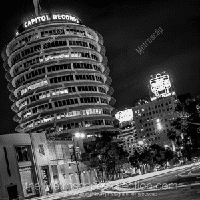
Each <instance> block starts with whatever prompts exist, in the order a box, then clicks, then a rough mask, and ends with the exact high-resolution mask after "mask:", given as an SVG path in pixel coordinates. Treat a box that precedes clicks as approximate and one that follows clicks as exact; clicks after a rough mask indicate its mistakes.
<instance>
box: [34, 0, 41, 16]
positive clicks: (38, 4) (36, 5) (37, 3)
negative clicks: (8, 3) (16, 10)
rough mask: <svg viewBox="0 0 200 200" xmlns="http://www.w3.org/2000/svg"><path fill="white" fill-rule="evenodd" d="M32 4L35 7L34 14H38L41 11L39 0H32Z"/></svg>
mask: <svg viewBox="0 0 200 200" xmlns="http://www.w3.org/2000/svg"><path fill="white" fill-rule="evenodd" d="M33 5H34V7H35V15H36V16H39V15H40V12H41V7H40V0H33Z"/></svg>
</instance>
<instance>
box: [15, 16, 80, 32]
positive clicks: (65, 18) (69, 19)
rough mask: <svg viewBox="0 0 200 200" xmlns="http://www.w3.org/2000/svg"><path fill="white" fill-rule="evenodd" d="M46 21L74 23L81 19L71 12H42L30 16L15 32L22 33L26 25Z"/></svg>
mask: <svg viewBox="0 0 200 200" xmlns="http://www.w3.org/2000/svg"><path fill="white" fill-rule="evenodd" d="M47 22H65V23H75V24H82V23H81V20H80V19H79V18H78V17H76V16H74V15H71V14H63V13H62V14H60V13H52V14H43V15H41V16H37V17H32V18H30V19H28V20H26V21H25V22H23V24H21V25H20V26H19V27H18V29H17V34H19V33H22V32H23V31H25V30H26V29H27V28H28V27H32V26H34V25H38V24H44V23H47Z"/></svg>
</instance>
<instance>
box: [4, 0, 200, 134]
mask: <svg viewBox="0 0 200 200" xmlns="http://www.w3.org/2000/svg"><path fill="white" fill-rule="evenodd" d="M40 2H41V3H40V4H41V7H42V11H43V12H52V11H60V12H70V13H72V14H75V15H76V16H78V17H79V18H80V19H81V20H82V22H83V24H84V25H86V26H88V27H90V28H92V29H94V30H96V31H98V32H99V33H100V34H101V35H102V36H103V37H104V46H105V48H106V56H107V58H108V67H109V68H110V76H111V78H112V84H111V86H112V87H113V88H114V90H115V92H114V94H113V97H114V98H116V100H117V101H116V104H115V107H116V108H117V109H118V110H120V109H124V108H125V107H131V106H134V103H135V102H136V101H137V100H138V99H140V98H143V97H145V96H148V87H147V85H148V81H149V77H150V75H151V74H154V73H157V72H161V71H167V72H168V73H169V74H170V75H171V77H172V78H173V80H174V85H175V89H176V93H177V94H183V93H187V92H190V93H191V94H198V93H199V89H200V88H199V86H200V70H199V63H200V50H199V46H200V40H199V38H200V31H199V27H200V26H199V25H200V24H199V21H200V2H199V1H197V0H171V1H170V0H169V1H167V0H162V1H160V0H154V1H151V0H145V1H144V0H131V1H121V2H119V3H117V2H116V1H114V2H112V1H110V0H109V1H105V2H104V1H88V2H87V1H85V0H84V1H76V0H73V1H71V0H41V1H40ZM1 9H2V11H3V10H5V12H1V13H0V15H1V16H0V19H1V30H0V49H2V48H3V47H4V46H5V45H6V44H7V43H8V42H9V41H10V40H11V39H12V38H13V37H14V34H15V29H16V28H17V27H18V25H20V23H21V22H22V20H23V19H25V18H26V17H27V16H29V15H30V14H34V7H33V3H32V0H23V1H22V0H18V1H4V4H2V5H1ZM159 27H161V28H162V29H163V33H162V34H160V35H158V37H157V38H156V39H155V40H154V41H153V42H152V43H150V44H149V45H148V46H147V47H146V48H145V50H144V53H143V54H142V55H140V54H139V53H138V52H136V50H135V49H136V48H138V46H141V45H142V43H143V42H145V41H146V40H147V39H148V38H149V37H150V36H151V35H152V34H153V33H154V32H155V29H158V28H159ZM2 63H3V62H2V60H1V68H0V72H1V73H0V76H1V77H0V80H1V91H0V92H1V93H0V95H1V107H0V109H1V110H0V114H1V115H0V116H1V119H0V130H1V133H10V132H14V128H15V126H16V125H17V124H16V123H15V122H13V120H12V118H13V116H14V112H12V111H11V109H10V107H11V105H12V103H11V101H10V100H9V94H10V93H9V91H8V90H7V80H6V79H5V78H4V76H5V70H4V68H3V66H2V65H3V64H2Z"/></svg>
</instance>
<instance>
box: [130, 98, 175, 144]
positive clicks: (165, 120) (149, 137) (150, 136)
mask: <svg viewBox="0 0 200 200" xmlns="http://www.w3.org/2000/svg"><path fill="white" fill-rule="evenodd" d="M132 109H133V120H134V121H135V128H136V134H135V139H136V140H139V141H141V140H146V141H148V142H150V143H157V144H159V145H171V143H170V141H169V140H168V138H167V132H168V131H169V130H170V129H171V125H170V121H171V120H172V119H174V118H175V117H176V112H175V97H174V96H168V97H163V98H158V99H156V100H154V101H150V102H148V103H145V104H143V105H138V106H136V107H133V108H132Z"/></svg>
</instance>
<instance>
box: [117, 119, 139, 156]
mask: <svg viewBox="0 0 200 200" xmlns="http://www.w3.org/2000/svg"><path fill="white" fill-rule="evenodd" d="M120 131H121V132H120V135H119V139H121V140H122V142H123V143H122V145H123V149H124V150H125V151H127V152H128V153H129V155H133V154H134V151H135V146H136V142H137V140H136V139H135V134H136V129H135V123H134V121H129V122H124V123H122V124H121V125H120Z"/></svg>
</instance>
